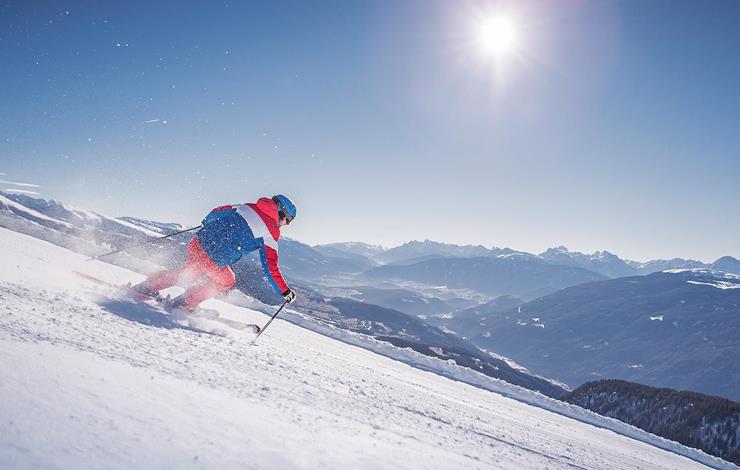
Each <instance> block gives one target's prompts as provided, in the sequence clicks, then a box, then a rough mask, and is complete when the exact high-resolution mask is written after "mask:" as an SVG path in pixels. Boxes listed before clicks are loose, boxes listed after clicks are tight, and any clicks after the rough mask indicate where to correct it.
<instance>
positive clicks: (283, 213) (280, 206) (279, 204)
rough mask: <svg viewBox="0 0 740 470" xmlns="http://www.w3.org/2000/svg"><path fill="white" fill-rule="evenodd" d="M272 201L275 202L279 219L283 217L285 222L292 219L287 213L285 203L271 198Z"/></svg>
mask: <svg viewBox="0 0 740 470" xmlns="http://www.w3.org/2000/svg"><path fill="white" fill-rule="evenodd" d="M273 201H275V204H277V208H278V216H280V218H281V219H285V223H286V224H289V223H291V222H292V221H293V216H291V215H290V214H289V213H288V209H287V208H286V207H285V204H283V202H282V201H281V200H280V199H273Z"/></svg>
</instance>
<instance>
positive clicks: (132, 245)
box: [88, 225, 202, 261]
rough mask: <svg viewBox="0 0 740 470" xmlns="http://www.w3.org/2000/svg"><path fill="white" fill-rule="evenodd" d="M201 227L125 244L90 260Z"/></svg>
mask: <svg viewBox="0 0 740 470" xmlns="http://www.w3.org/2000/svg"><path fill="white" fill-rule="evenodd" d="M201 227H202V225H198V226H197V227H191V228H188V229H185V230H180V231H179V232H175V233H171V234H169V235H165V236H163V237H156V238H152V239H149V240H144V241H137V242H135V243H132V244H130V245H128V246H124V247H123V248H119V249H117V250H113V251H109V252H108V253H103V254H102V255H98V256H93V257H92V258H90V259H89V260H88V261H92V260H94V259H100V258H102V257H103V256H108V255H113V254H116V253H120V252H121V251H124V250H126V249H128V248H133V247H135V246H139V245H146V244H147V243H153V242H156V241H157V240H164V239H165V238H170V237H174V236H175V235H180V234H181V233H186V232H192V231H193V230H197V229H199V228H201Z"/></svg>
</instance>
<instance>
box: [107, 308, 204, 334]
mask: <svg viewBox="0 0 740 470" xmlns="http://www.w3.org/2000/svg"><path fill="white" fill-rule="evenodd" d="M98 305H99V306H100V307H102V308H104V309H105V310H106V311H108V312H109V313H112V314H113V315H116V316H118V317H121V318H123V319H126V320H128V321H132V322H136V323H141V324H143V325H147V326H154V327H156V328H165V329H168V330H173V329H179V330H188V331H193V332H195V333H205V334H209V335H212V334H214V333H212V332H210V331H205V330H201V329H198V328H193V327H191V326H186V325H180V324H179V323H176V322H175V321H173V320H172V318H170V316H169V315H165V314H164V313H162V312H161V311H160V310H158V309H157V308H155V307H152V306H151V305H148V304H146V303H143V302H131V301H126V300H118V299H116V300H113V299H109V300H105V301H103V302H99V303H98Z"/></svg>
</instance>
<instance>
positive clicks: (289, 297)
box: [283, 289, 295, 304]
mask: <svg viewBox="0 0 740 470" xmlns="http://www.w3.org/2000/svg"><path fill="white" fill-rule="evenodd" d="M283 298H284V299H285V301H286V302H288V303H289V304H292V303H293V302H294V301H295V291H294V290H293V289H288V290H286V291H285V292H283Z"/></svg>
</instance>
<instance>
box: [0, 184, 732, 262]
mask: <svg viewBox="0 0 740 470" xmlns="http://www.w3.org/2000/svg"><path fill="white" fill-rule="evenodd" d="M0 175H1V174H0ZM3 183H5V184H8V183H10V182H8V181H0V184H3ZM12 184H15V185H19V186H23V187H33V188H34V189H40V188H39V187H38V185H35V184H32V183H18V182H14V183H12ZM3 192H5V193H15V194H21V195H24V196H29V197H32V198H41V199H45V200H54V201H56V202H58V203H60V204H63V205H64V206H65V207H67V208H71V209H76V210H83V211H91V210H90V209H88V208H84V207H79V206H75V205H70V204H68V203H66V202H65V201H60V200H56V199H53V198H49V199H47V198H43V197H42V196H41V195H40V194H39V193H38V192H36V191H32V190H23V189H16V190H12V189H11V190H7V189H0V194H1V193H3ZM91 212H95V213H98V214H99V215H103V216H106V217H111V218H122V217H134V218H138V219H142V220H150V221H153V222H162V223H179V222H173V221H166V220H155V219H149V218H144V217H139V216H136V215H130V214H127V215H111V214H103V213H99V212H98V211H91ZM181 225H182V224H181ZM183 226H184V225H183ZM283 230H285V228H283ZM281 238H288V239H290V240H293V241H297V242H299V243H302V244H305V245H308V246H309V247H312V248H314V247H317V246H323V245H331V244H345V243H361V244H364V245H368V246H372V247H377V248H381V249H382V250H383V251H387V250H391V249H393V248H398V247H401V246H403V245H406V244H409V243H414V242H417V243H425V242H432V243H440V244H444V245H453V246H462V247H468V246H475V247H483V248H485V249H487V250H495V249H500V250H507V249H508V250H512V251H515V252H522V253H528V254H531V255H535V256H540V255H542V254H543V253H544V252H545V251H547V250H549V249H557V248H564V249H565V250H567V251H569V252H571V253H582V254H584V255H594V254H597V253H600V252H606V253H610V254H613V255H616V256H618V257H619V258H620V259H621V260H623V261H633V262H640V263H644V262H649V261H660V260H666V261H670V260H672V259H677V258H681V259H686V260H689V261H701V262H702V263H705V264H711V263H713V262H714V261H717V260H718V259H720V258H723V257H726V256H729V257H732V258H736V259H737V258H738V257H736V256H734V255H733V254H725V255H722V256H718V257H717V258H714V259H698V258H692V257H690V256H673V257H670V258H656V257H653V258H648V259H634V258H629V257H628V256H623V255H621V254H619V253H615V252H613V251H611V250H608V249H601V250H595V251H593V252H585V251H581V250H578V249H576V248H573V247H568V246H566V245H551V246H548V247H547V248H545V249H543V250H539V251H527V250H520V249H516V248H513V247H510V246H498V245H496V244H493V245H485V244H483V243H465V244H459V243H450V242H445V241H440V240H433V239H430V238H411V239H408V240H406V241H403V242H401V243H399V244H395V245H382V244H377V243H371V242H367V241H363V240H342V241H329V242H325V243H308V242H305V241H303V240H301V239H298V238H295V237H291V236H290V235H289V234H281Z"/></svg>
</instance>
